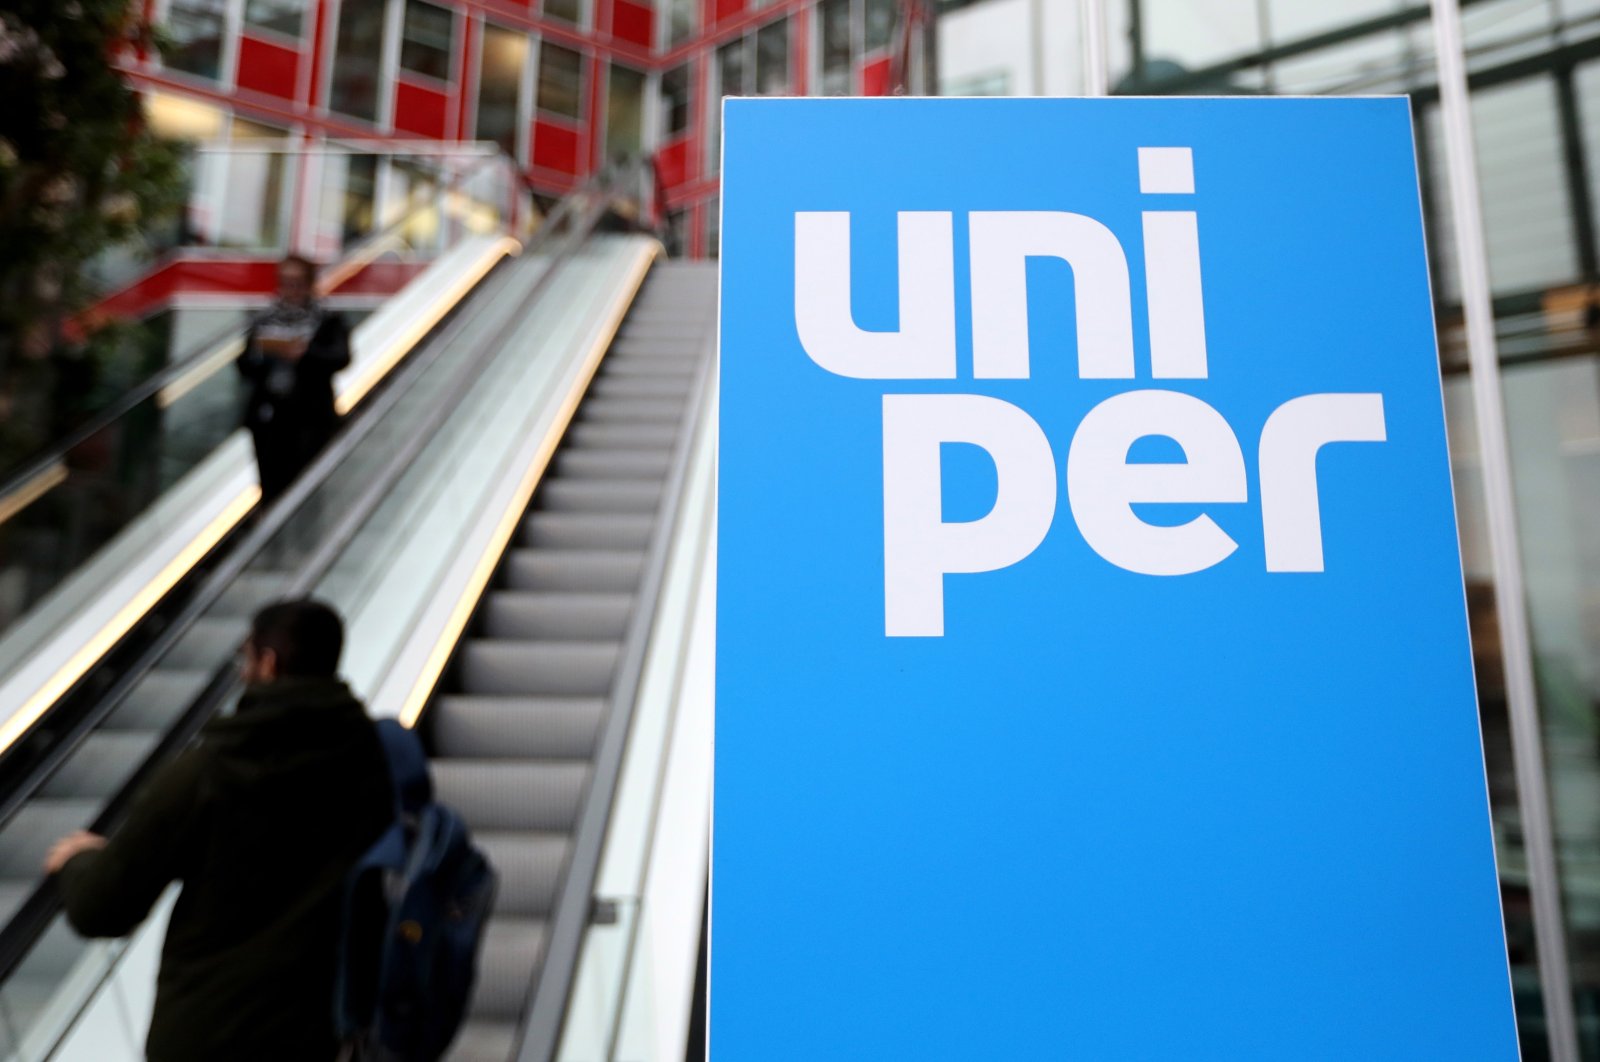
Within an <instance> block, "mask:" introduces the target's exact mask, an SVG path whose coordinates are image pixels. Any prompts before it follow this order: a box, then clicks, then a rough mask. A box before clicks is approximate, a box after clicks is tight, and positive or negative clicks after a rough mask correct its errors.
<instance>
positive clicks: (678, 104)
mask: <svg viewBox="0 0 1600 1062" xmlns="http://www.w3.org/2000/svg"><path fill="white" fill-rule="evenodd" d="M661 105H662V107H663V108H664V109H665V110H666V112H667V113H666V122H665V123H664V125H665V127H666V135H667V136H669V137H670V136H675V135H677V134H678V133H681V132H683V131H684V130H685V129H687V128H689V64H687V63H685V64H684V65H682V66H679V67H674V68H673V69H671V70H668V71H667V72H666V73H665V74H662V75H661Z"/></svg>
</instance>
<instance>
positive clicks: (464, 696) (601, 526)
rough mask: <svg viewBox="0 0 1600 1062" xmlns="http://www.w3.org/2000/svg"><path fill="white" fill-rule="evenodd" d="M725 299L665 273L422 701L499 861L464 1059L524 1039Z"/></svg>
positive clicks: (456, 798)
mask: <svg viewBox="0 0 1600 1062" xmlns="http://www.w3.org/2000/svg"><path fill="white" fill-rule="evenodd" d="M715 310H716V273H715V271H714V270H711V269H707V268H705V267H703V266H695V265H669V266H658V267H656V269H655V270H654V271H653V272H652V275H651V277H650V279H649V280H647V281H646V282H645V285H644V288H643V289H642V290H641V292H640V294H639V297H638V299H637V300H636V301H635V303H634V306H633V309H632V311H631V312H630V313H629V315H628V317H627V319H626V320H625V321H624V323H623V326H622V330H621V331H620V332H619V333H618V336H617V339H616V342H615V343H614V344H613V346H612V349H611V351H610V353H609V354H608V355H607V357H606V359H605V360H604V361H603V362H602V363H601V368H600V371H599V373H598V375H597V376H596V377H595V380H594V383H593V384H592V385H591V387H590V389H589V392H588V394H587V395H586V396H585V398H584V400H583V403H582V404H581V405H579V407H578V410H577V415H576V419H575V420H574V422H573V425H572V427H571V428H570V429H569V430H568V432H567V434H566V436H565V437H564V438H563V439H562V442H561V445H560V448H559V449H557V451H556V453H555V457H554V461H553V464H552V471H551V473H550V474H549V475H548V476H547V478H546V479H545V481H544V482H543V483H542V484H541V486H540V488H539V491H538V493H537V494H536V495H535V496H534V500H533V504H532V506H531V507H530V508H529V509H528V511H527V513H526V514H525V515H524V516H523V517H522V519H521V521H520V527H519V531H518V536H517V539H516V541H515V543H514V545H513V547H512V548H511V549H509V550H507V551H506V553H505V555H504V557H503V558H502V559H501V561H500V567H499V572H498V573H497V577H496V582H495V586H494V588H493V589H491V590H490V591H489V592H488V593H487V594H486V595H485V597H484V599H483V601H482V603H481V605H480V607H479V616H478V619H477V622H476V625H475V628H474V629H473V630H472V632H471V634H470V635H469V636H468V637H467V638H465V639H464V640H463V641H462V642H461V643H460V645H459V646H458V647H457V650H456V662H455V667H454V674H453V676H452V677H451V679H450V680H449V681H448V682H447V683H446V685H445V688H444V690H443V691H441V693H440V694H439V695H438V696H437V697H435V699H434V700H433V702H432V703H431V704H430V705H429V707H428V710H427V714H426V715H425V716H424V719H425V720H426V721H427V724H428V727H429V734H430V738H431V746H432V752H433V755H434V760H433V773H434V784H435V786H436V790H437V793H438V795H439V799H440V800H442V801H444V802H445V803H447V804H450V805H451V806H453V807H455V808H456V809H458V810H459V811H460V812H461V814H462V816H463V817H464V818H465V819H466V820H467V824H468V825H469V826H470V827H471V828H472V830H473V833H474V834H475V835H476V837H477V838H478V840H479V843H480V844H481V845H482V847H483V848H484V850H485V852H486V853H487V854H488V856H489V858H490V861H491V862H492V863H494V865H495V866H496V867H497V868H498V870H499V871H500V875H501V885H500V893H499V896H498V898H497V903H496V907H495V911H494V914H493V916H492V918H491V921H490V923H489V929H488V932H487V934H486V939H485V951H484V956H483V965H482V969H481V970H480V975H479V983H478V988H477V992H476V996H475V999H474V1001H473V1006H472V1009H471V1012H470V1016H469V1019H468V1022H467V1025H466V1027H465V1029H464V1030H463V1031H462V1034H461V1037H460V1039H459V1041H458V1042H457V1044H456V1046H455V1049H454V1052H453V1053H452V1055H451V1057H452V1058H453V1059H457V1060H460V1062H506V1060H507V1059H509V1058H511V1057H513V1053H514V1051H515V1050H516V1047H517V1044H518V1035H519V1025H520V1023H521V1021H522V1019H523V1017H524V1015H525V1013H526V1009H527V1004H528V997H529V995H530V993H532V992H533V990H534V986H535V985H536V984H537V983H538V981H539V972H540V963H541V959H542V957H543V953H544V947H545V941H546V937H547V932H548V929H549V926H550V924H551V922H552V919H553V917H554V916H555V913H556V908H557V905H558V899H559V896H560V892H561V886H562V884H563V881H564V873H565V872H566V871H567V870H568V869H569V867H570V866H571V863H572V859H571V856H572V853H573V850H574V841H575V834H576V832H577V828H578V818H579V812H580V810H581V809H582V808H583V807H584V805H585V803H586V802H587V801H588V800H589V799H591V798H590V794H589V791H588V790H589V783H590V780H591V778H593V777H594V776H595V770H594V760H595V757H596V755H597V753H598V751H599V746H600V737H601V735H602V733H603V732H604V731H605V727H606V723H607V721H608V720H607V714H608V711H609V710H610V709H611V708H612V707H613V705H612V702H611V701H610V699H609V698H610V695H611V693H612V691H613V689H614V687H615V686H616V683H617V677H618V667H619V664H620V662H621V661H622V660H623V659H624V658H625V656H626V650H627V649H628V648H629V646H628V644H627V642H628V636H629V634H630V629H631V627H632V625H633V621H634V620H635V618H636V602H638V600H639V598H640V582H641V579H642V577H643V575H644V569H645V560H646V554H647V551H648V549H649V547H650V545H651V543H652V542H653V541H654V540H655V539H656V538H657V536H658V535H660V534H661V533H662V527H663V520H662V511H661V509H662V497H663V494H664V492H665V488H666V481H667V476H668V473H669V471H670V470H671V468H672V467H673V458H674V456H675V452H676V451H677V450H678V449H679V447H680V445H681V440H682V438H683V435H684V427H685V421H686V419H687V418H688V415H689V413H690V410H691V398H692V397H693V395H694V394H695V388H696V384H697V383H698V376H699V373H700V371H701V369H702V368H703V366H704V365H705V363H706V359H705V352H706V350H707V349H708V347H709V342H710V337H711V334H712V332H713V330H714V327H715V322H714V316H715Z"/></svg>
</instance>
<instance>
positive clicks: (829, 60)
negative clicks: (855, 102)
mask: <svg viewBox="0 0 1600 1062" xmlns="http://www.w3.org/2000/svg"><path fill="white" fill-rule="evenodd" d="M821 7H822V94H823V95H824V96H845V95H848V94H849V92H850V0H822V5H821Z"/></svg>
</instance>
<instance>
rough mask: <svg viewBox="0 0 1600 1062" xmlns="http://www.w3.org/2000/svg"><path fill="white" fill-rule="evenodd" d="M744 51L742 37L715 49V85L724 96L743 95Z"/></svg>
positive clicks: (744, 90)
mask: <svg viewBox="0 0 1600 1062" xmlns="http://www.w3.org/2000/svg"><path fill="white" fill-rule="evenodd" d="M744 53H745V46H744V41H743V40H742V39H741V40H736V41H732V42H730V43H728V44H724V45H723V46H722V47H721V48H718V49H717V85H718V90H719V91H720V92H721V93H722V94H723V95H724V96H743V95H745V92H746V89H745V83H744V65H745V64H744Z"/></svg>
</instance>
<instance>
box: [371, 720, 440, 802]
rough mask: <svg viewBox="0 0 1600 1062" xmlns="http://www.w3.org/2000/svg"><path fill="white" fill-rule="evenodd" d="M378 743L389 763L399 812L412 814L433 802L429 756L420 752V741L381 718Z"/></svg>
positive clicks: (391, 722)
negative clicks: (379, 742)
mask: <svg viewBox="0 0 1600 1062" xmlns="http://www.w3.org/2000/svg"><path fill="white" fill-rule="evenodd" d="M378 740H380V741H381V742H382V743H383V754H384V758H386V759H387V760H388V761H389V777H390V779H391V780H393V782H394V799H395V805H396V806H397V807H398V808H399V809H400V811H401V812H402V813H406V814H413V815H414V814H416V813H417V812H418V811H420V810H422V808H423V807H424V806H425V805H427V804H428V803H429V802H430V801H431V800H433V782H432V781H431V780H430V779H429V778H428V757H427V755H426V754H425V753H424V752H423V751H422V739H421V738H419V737H417V734H416V732H415V731H413V730H409V729H407V728H406V727H404V726H401V725H400V722H399V720H396V719H380V720H378Z"/></svg>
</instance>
